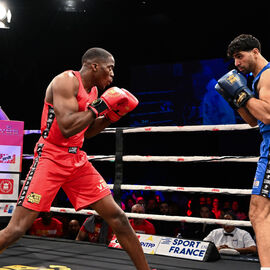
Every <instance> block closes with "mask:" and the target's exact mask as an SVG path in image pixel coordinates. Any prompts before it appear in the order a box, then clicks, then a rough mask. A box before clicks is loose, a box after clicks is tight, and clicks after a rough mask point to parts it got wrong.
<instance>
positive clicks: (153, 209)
mask: <svg viewBox="0 0 270 270" xmlns="http://www.w3.org/2000/svg"><path fill="white" fill-rule="evenodd" d="M145 212H146V213H147V214H158V213H159V207H158V203H157V201H156V198H155V197H153V198H150V199H149V200H148V201H147V205H146V209H145Z"/></svg>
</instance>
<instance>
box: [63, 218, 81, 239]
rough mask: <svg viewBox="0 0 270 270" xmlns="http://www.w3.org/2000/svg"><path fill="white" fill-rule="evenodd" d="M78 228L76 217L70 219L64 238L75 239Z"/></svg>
mask: <svg viewBox="0 0 270 270" xmlns="http://www.w3.org/2000/svg"><path fill="white" fill-rule="evenodd" d="M79 230H80V223H79V221H78V220H77V219H72V220H70V222H69V223H68V230H67V234H66V235H65V238H66V239H71V240H75V239H76V237H77V235H78V233H79Z"/></svg>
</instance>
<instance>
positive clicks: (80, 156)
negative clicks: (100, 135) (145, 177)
mask: <svg viewBox="0 0 270 270" xmlns="http://www.w3.org/2000/svg"><path fill="white" fill-rule="evenodd" d="M60 187H62V188H63V190H64V191H65V193H66V195H67V196H68V198H69V200H70V202H71V203H72V205H73V207H74V208H75V209H76V211H78V210H80V209H82V208H85V207H87V206H88V205H90V204H92V203H94V202H96V201H98V200H100V199H102V198H104V197H105V196H107V195H109V194H111V191H110V189H109V187H108V185H107V183H106V182H105V181H104V179H103V178H102V176H101V175H100V174H99V173H98V172H97V170H96V169H95V168H94V167H93V165H92V164H91V163H90V162H88V160H87V156H86V153H85V152H84V151H81V150H79V149H78V148H77V147H59V146H56V145H54V144H51V143H48V142H46V141H45V140H44V139H43V138H42V137H41V138H40V140H39V141H38V143H37V144H36V147H35V150H34V159H33V164H32V166H31V168H30V170H29V173H28V175H27V177H26V180H25V182H24V186H23V187H22V189H21V193H20V196H19V199H18V202H17V205H18V206H24V207H25V208H28V209H32V210H35V211H39V212H49V211H50V207H51V204H52V202H53V200H54V198H55V196H56V194H57V192H58V190H59V189H60Z"/></svg>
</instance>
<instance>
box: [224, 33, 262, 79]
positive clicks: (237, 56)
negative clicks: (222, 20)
mask: <svg viewBox="0 0 270 270" xmlns="http://www.w3.org/2000/svg"><path fill="white" fill-rule="evenodd" d="M260 54H261V44H260V42H259V40H258V39H257V38H255V37H253V36H252V35H247V34H242V35H239V36H237V37H236V38H235V39H234V40H233V41H232V42H231V43H230V44H229V46H228V50H227V55H228V56H229V57H232V58H234V64H235V66H236V67H237V69H238V70H239V71H240V72H243V73H245V74H247V73H250V72H252V71H253V70H254V69H255V66H256V61H257V59H258V56H259V55H260Z"/></svg>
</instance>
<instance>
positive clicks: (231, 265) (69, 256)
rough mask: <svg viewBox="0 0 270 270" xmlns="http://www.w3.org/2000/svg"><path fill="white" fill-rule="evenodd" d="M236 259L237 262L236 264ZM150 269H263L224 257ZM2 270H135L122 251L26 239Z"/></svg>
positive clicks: (166, 262)
mask: <svg viewBox="0 0 270 270" xmlns="http://www.w3.org/2000/svg"><path fill="white" fill-rule="evenodd" d="M236 259H237V260H236ZM147 260H148V262H149V264H150V266H151V268H156V269H159V270H170V269H200V270H204V269H213V270H219V269H221V270H223V269H224V270H225V269H226V270H228V269H230V270H239V269H245V270H251V269H260V265H259V262H258V260H257V259H256V258H250V259H247V258H241V257H240V258H239V257H238V258H235V257H228V256H225V257H224V256H223V257H222V258H221V259H220V260H218V261H216V262H197V261H191V260H183V259H178V258H171V257H165V256H159V255H147ZM0 266H1V268H0V270H4V269H17V270H21V269H24V270H26V269H57V270H64V269H72V270H84V269H85V270H86V269H87V270H90V269H95V270H101V269H102V270H109V269H112V270H116V269H117V270H129V269H130V270H131V269H133V270H134V269H135V267H134V266H133V264H132V262H131V261H130V259H129V257H128V255H127V254H126V253H125V252H124V251H123V250H116V249H112V248H107V247H105V246H100V245H95V244H91V243H86V242H77V241H70V240H63V239H57V240H56V239H50V238H49V239H48V238H37V237H31V236H25V237H23V238H22V239H20V240H19V241H18V242H17V243H15V244H14V245H13V246H11V247H9V248H8V249H7V250H6V251H5V252H3V254H1V255H0Z"/></svg>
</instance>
